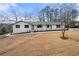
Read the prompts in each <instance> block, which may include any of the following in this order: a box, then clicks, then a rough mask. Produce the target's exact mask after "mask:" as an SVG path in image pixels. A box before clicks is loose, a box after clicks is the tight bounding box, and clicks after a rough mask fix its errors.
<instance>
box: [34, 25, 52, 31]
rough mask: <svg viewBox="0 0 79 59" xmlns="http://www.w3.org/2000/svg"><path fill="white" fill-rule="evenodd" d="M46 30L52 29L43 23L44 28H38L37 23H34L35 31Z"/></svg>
mask: <svg viewBox="0 0 79 59" xmlns="http://www.w3.org/2000/svg"><path fill="white" fill-rule="evenodd" d="M44 30H51V27H49V28H47V26H46V25H42V28H38V27H37V25H34V31H44Z"/></svg>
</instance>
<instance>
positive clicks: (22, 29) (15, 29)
mask: <svg viewBox="0 0 79 59" xmlns="http://www.w3.org/2000/svg"><path fill="white" fill-rule="evenodd" d="M16 25H20V28H16ZM24 25H29V28H25V27H24ZM29 31H31V25H30V24H28V23H23V22H20V23H16V24H14V25H13V33H21V32H29Z"/></svg>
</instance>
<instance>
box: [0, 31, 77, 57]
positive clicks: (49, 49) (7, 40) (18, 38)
mask: <svg viewBox="0 0 79 59" xmlns="http://www.w3.org/2000/svg"><path fill="white" fill-rule="evenodd" d="M61 35H62V34H61V32H60V31H49V32H36V33H26V34H16V35H13V36H10V37H4V38H1V36H0V55H10V56H18V55H19V56H20V55H22V56H60V55H61V56H64V55H65V56H75V55H79V30H74V31H66V34H65V35H66V37H68V39H61V38H60V37H61Z"/></svg>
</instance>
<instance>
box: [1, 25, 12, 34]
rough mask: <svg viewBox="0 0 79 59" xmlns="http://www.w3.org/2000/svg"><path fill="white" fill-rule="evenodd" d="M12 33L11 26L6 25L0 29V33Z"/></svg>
mask: <svg viewBox="0 0 79 59" xmlns="http://www.w3.org/2000/svg"><path fill="white" fill-rule="evenodd" d="M6 33H12V26H11V25H7V26H5V27H3V28H2V29H1V32H0V34H6Z"/></svg>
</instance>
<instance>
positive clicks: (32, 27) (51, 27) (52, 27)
mask: <svg viewBox="0 0 79 59" xmlns="http://www.w3.org/2000/svg"><path fill="white" fill-rule="evenodd" d="M16 25H20V28H16ZM24 25H29V28H25V27H24ZM37 25H42V27H41V28H38V27H37ZM47 25H49V28H47ZM56 25H60V24H59V23H58V24H51V25H50V24H43V23H42V24H38V23H37V24H36V23H35V24H32V23H28V22H27V23H25V22H18V23H15V24H14V25H13V33H23V32H30V31H46V30H61V27H64V26H60V28H57V27H56Z"/></svg>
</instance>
